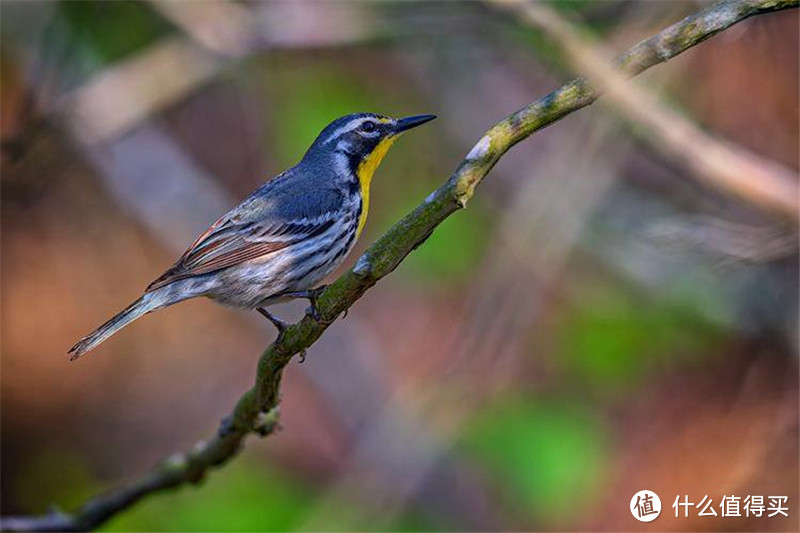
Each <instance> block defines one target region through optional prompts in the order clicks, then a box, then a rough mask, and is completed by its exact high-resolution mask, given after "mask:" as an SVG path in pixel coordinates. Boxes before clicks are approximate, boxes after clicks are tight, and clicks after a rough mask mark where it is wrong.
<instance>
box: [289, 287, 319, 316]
mask: <svg viewBox="0 0 800 533" xmlns="http://www.w3.org/2000/svg"><path fill="white" fill-rule="evenodd" d="M327 288H328V286H327V285H320V286H319V287H317V288H316V289H310V290H307V291H293V292H287V293H284V296H288V297H290V298H304V299H306V300H308V303H310V304H311V305H309V306H308V309H306V314H307V315H309V316H310V317H311V318H313V319H314V320H316V321H320V320H322V315H321V314H320V312H319V308H318V307H317V303H318V300H319V297H320V295H321V294H322V293H323V292H324V291H325V289H327Z"/></svg>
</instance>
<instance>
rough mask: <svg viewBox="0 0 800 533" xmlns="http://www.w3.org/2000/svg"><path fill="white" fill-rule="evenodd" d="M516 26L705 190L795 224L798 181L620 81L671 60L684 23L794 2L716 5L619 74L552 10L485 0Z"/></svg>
mask: <svg viewBox="0 0 800 533" xmlns="http://www.w3.org/2000/svg"><path fill="white" fill-rule="evenodd" d="M491 1H492V3H493V4H495V5H498V6H500V7H502V8H504V9H505V10H507V11H509V12H511V13H513V14H514V15H516V16H517V17H518V18H519V19H521V20H522V21H524V22H526V23H529V24H532V25H535V26H537V27H539V28H541V29H542V30H544V31H545V32H546V33H547V34H548V35H549V36H550V37H551V38H552V39H553V40H555V41H556V42H557V43H558V45H559V46H561V47H562V48H563V49H564V50H565V52H566V54H567V57H568V59H569V61H570V62H571V63H572V64H573V65H574V66H575V67H576V68H577V69H578V70H580V71H581V72H582V73H584V74H586V75H587V76H588V78H589V79H590V81H591V82H592V83H593V84H594V85H595V86H597V87H599V88H601V89H602V91H603V94H604V95H605V96H606V100H607V101H609V102H611V103H612V104H613V105H614V107H615V110H616V111H617V112H618V113H619V114H621V115H622V116H623V117H624V118H626V119H627V120H629V121H630V122H632V123H634V124H635V125H637V126H640V127H643V128H644V130H645V131H646V132H647V133H648V135H645V136H644V138H645V140H647V141H648V142H650V143H651V144H652V145H653V146H655V148H656V149H658V150H661V151H662V152H665V153H666V154H667V155H668V156H670V157H672V158H673V159H675V160H677V161H679V162H680V163H682V164H683V166H684V167H686V168H688V169H689V170H690V171H691V172H692V174H693V175H694V176H695V177H697V178H698V179H700V180H702V181H704V182H705V183H707V184H709V185H711V186H712V187H715V188H717V189H719V190H722V191H723V192H726V193H732V194H734V195H735V196H737V197H739V198H741V199H743V200H745V201H747V202H749V203H752V204H755V205H757V206H760V207H761V208H765V209H767V210H769V211H772V212H776V213H778V214H780V215H783V216H787V217H789V218H791V219H792V220H793V221H797V220H798V218H800V205H799V204H798V200H799V199H800V196H799V195H800V189H798V176H797V174H796V173H794V172H793V171H792V170H790V169H789V168H786V167H784V166H783V165H781V164H779V163H777V162H775V161H771V160H768V159H766V158H764V157H762V156H760V155H758V154H755V153H753V152H751V151H749V150H747V149H746V148H744V147H742V146H737V145H735V144H733V143H731V142H728V141H725V140H723V139H718V138H714V137H713V136H711V135H709V134H707V133H705V132H704V131H702V130H701V129H700V128H698V127H697V126H696V125H695V124H694V123H692V122H691V121H690V120H689V119H687V118H685V117H684V116H682V115H681V114H679V113H677V112H675V111H672V110H670V109H668V108H666V107H664V106H663V105H662V104H661V103H660V102H659V101H658V99H657V98H656V97H655V96H654V95H653V94H651V93H650V92H649V91H647V90H646V89H645V88H644V87H643V86H642V85H641V84H637V83H633V82H631V81H628V80H627V79H626V76H625V74H626V73H627V72H626V70H627V69H626V65H627V64H630V63H632V62H633V63H635V62H639V61H642V60H643V59H644V60H647V59H649V58H652V59H655V58H659V57H661V56H662V55H663V54H665V53H669V50H670V46H672V45H671V44H670V43H669V42H666V41H665V40H664V39H663V37H661V35H662V34H663V33H666V34H667V35H672V36H673V37H676V38H679V39H685V38H692V34H691V33H688V34H687V32H686V31H685V28H686V25H685V23H686V22H691V23H692V24H695V25H698V26H700V27H705V26H708V25H709V24H714V25H717V26H719V25H721V23H722V24H724V23H725V21H726V19H728V20H729V19H730V18H731V17H736V16H738V15H740V14H741V13H744V12H748V11H751V10H753V9H756V8H757V7H758V6H766V5H771V6H775V7H780V6H783V7H790V6H796V5H797V2H796V1H780V0H773V1H760V2H754V1H749V0H746V1H742V0H732V1H727V2H722V3H720V4H719V5H717V6H716V7H715V8H714V9H713V10H706V11H705V12H700V13H698V14H697V15H693V16H691V17H688V18H687V19H684V20H683V21H681V22H679V23H678V24H676V25H674V26H672V27H670V28H668V29H667V30H665V32H662V34H659V36H658V37H655V38H651V39H648V40H647V41H644V42H642V43H640V44H639V45H637V46H636V47H634V48H633V49H631V50H630V51H629V52H627V53H626V54H624V55H623V56H621V57H620V58H618V59H617V62H616V63H617V65H618V66H621V67H622V69H621V72H619V71H617V70H615V69H614V68H613V66H612V63H611V61H610V57H611V56H610V55H609V54H608V53H607V52H606V50H605V49H604V47H603V46H602V44H600V43H597V42H594V41H592V40H591V39H590V38H588V37H586V36H585V33H584V32H580V31H579V30H580V28H578V27H575V26H573V25H572V24H571V23H570V22H568V21H567V20H566V19H564V18H563V17H562V16H561V15H560V14H559V13H558V12H557V11H556V10H554V9H552V8H551V7H549V6H548V5H547V4H545V3H533V2H518V1H513V0H512V1H508V0H491Z"/></svg>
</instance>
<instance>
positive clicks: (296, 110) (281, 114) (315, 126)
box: [265, 62, 377, 168]
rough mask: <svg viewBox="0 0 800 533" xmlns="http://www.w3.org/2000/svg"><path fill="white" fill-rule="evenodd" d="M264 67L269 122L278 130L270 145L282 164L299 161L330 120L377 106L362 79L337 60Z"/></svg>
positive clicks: (275, 130) (270, 127) (272, 128)
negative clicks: (268, 96) (333, 62)
mask: <svg viewBox="0 0 800 533" xmlns="http://www.w3.org/2000/svg"><path fill="white" fill-rule="evenodd" d="M265 71H266V75H267V76H268V78H266V79H265V83H266V84H267V85H268V87H269V91H270V102H271V104H270V111H269V114H268V116H267V122H268V124H267V126H268V129H269V130H270V131H273V132H275V135H274V136H273V138H272V139H271V145H270V146H271V149H272V150H273V153H274V155H275V157H276V159H277V161H278V163H279V166H280V167H281V168H285V167H288V166H291V165H293V164H295V163H297V161H298V160H299V159H300V157H302V155H303V154H304V153H305V151H306V150H307V149H308V147H309V146H310V145H311V142H312V141H313V140H314V139H315V138H316V137H317V135H318V134H319V132H320V131H321V130H322V128H323V127H324V126H325V125H327V124H328V123H329V122H330V121H331V120H333V119H335V118H337V117H340V116H343V115H347V114H349V113H357V112H361V111H369V110H376V109H377V107H376V105H375V95H374V94H373V93H372V91H370V89H369V87H368V86H366V85H365V84H363V83H360V81H363V80H359V79H358V78H356V77H354V76H352V75H349V74H348V73H347V72H346V71H345V70H343V69H338V68H336V67H335V64H334V65H330V66H328V65H326V64H324V63H316V62H314V63H307V64H300V65H294V66H287V65H283V64H281V65H277V66H272V67H269V66H267V67H266V68H265Z"/></svg>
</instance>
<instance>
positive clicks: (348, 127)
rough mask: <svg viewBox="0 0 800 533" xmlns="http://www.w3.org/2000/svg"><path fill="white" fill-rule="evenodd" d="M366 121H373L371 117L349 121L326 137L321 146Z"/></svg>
mask: <svg viewBox="0 0 800 533" xmlns="http://www.w3.org/2000/svg"><path fill="white" fill-rule="evenodd" d="M367 120H374V119H373V118H372V117H369V116H367V117H361V118H354V119H353V120H351V121H350V122H348V123H347V124H345V125H344V126H342V127H340V128H338V129H337V130H336V131H334V132H333V133H331V134H330V135H328V137H327V138H326V139H325V141H324V142H323V143H322V144H327V143H329V142H331V141H332V140H333V139H335V138H337V137H338V136H339V135H341V134H342V133H344V132H346V131H350V130H353V129H355V127H356V126H360V125H361V124H362V123H363V122H366V121H367Z"/></svg>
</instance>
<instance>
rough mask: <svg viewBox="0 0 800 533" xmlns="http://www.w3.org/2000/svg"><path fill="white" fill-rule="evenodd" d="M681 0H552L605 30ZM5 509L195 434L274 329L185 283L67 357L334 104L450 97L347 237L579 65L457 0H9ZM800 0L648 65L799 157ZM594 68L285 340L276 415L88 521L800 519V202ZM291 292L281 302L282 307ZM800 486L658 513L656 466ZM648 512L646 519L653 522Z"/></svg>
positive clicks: (566, 526) (736, 126) (727, 121)
mask: <svg viewBox="0 0 800 533" xmlns="http://www.w3.org/2000/svg"><path fill="white" fill-rule="evenodd" d="M703 5H705V4H703V3H701V2H680V1H669V2H667V1H664V2H635V1H624V0H623V1H613V2H570V3H555V4H553V7H555V8H557V9H558V10H559V11H561V12H562V14H564V15H565V16H567V17H569V18H571V19H572V20H578V21H580V23H581V25H582V27H583V28H584V29H586V30H588V31H589V32H590V33H591V34H593V35H594V36H595V37H596V38H598V39H602V40H603V41H604V42H605V43H606V44H607V45H608V46H609V48H610V49H612V50H613V51H616V52H619V51H622V50H624V49H626V48H627V47H629V46H631V45H633V44H634V43H635V42H637V41H639V40H640V39H643V38H646V37H649V36H650V35H652V34H654V33H655V32H657V31H659V30H660V29H662V28H664V27H665V26H667V25H669V24H671V23H673V22H675V21H677V20H680V18H682V17H684V16H686V15H687V14H689V13H691V12H693V11H695V10H697V9H699V8H701V7H702V6H703ZM0 28H1V29H2V52H1V53H2V63H1V65H2V70H1V73H2V84H1V86H0V89H2V108H1V112H2V121H1V124H2V252H3V253H2V278H1V283H0V290H1V294H2V297H1V298H2V299H1V301H2V345H1V348H2V408H3V409H2V451H3V454H2V497H1V499H0V504H1V505H2V514H3V515H8V514H22V513H42V512H44V511H45V510H46V509H47V508H48V506H49V505H50V504H55V505H57V506H59V507H60V508H62V509H66V510H69V509H71V508H74V507H75V506H77V505H79V504H80V503H82V502H83V501H84V500H85V499H86V498H88V497H90V496H92V495H95V494H96V493H98V492H100V491H102V490H104V489H108V488H111V487H114V486H116V485H118V484H120V483H123V482H125V481H129V480H132V479H135V478H136V477H137V476H139V475H141V474H142V473H143V472H144V471H145V470H146V469H148V468H149V467H151V466H152V465H154V464H155V463H156V462H158V461H160V460H161V459H163V458H165V457H167V456H168V455H170V454H171V453H174V452H176V451H182V450H187V449H189V448H190V447H191V446H192V445H193V444H194V443H195V442H197V441H198V440H199V439H202V438H206V437H207V436H209V435H211V434H213V432H214V431H215V430H216V429H217V427H218V424H219V421H220V419H221V418H222V417H223V416H224V415H226V414H227V413H228V412H229V411H230V409H231V408H232V406H233V404H234V402H235V401H236V399H237V398H238V397H239V395H240V394H241V393H242V392H243V391H244V390H246V388H248V387H250V386H251V384H252V382H253V379H254V371H255V365H256V361H257V358H258V356H259V355H260V353H261V351H262V350H263V349H264V348H265V346H266V345H267V344H268V343H269V342H270V341H271V340H272V339H273V337H274V329H273V327H272V326H271V325H270V324H268V323H266V322H265V321H264V320H263V318H261V317H260V316H258V315H257V314H256V313H246V312H241V311H235V310H231V309H227V308H224V307H221V306H218V305H215V304H213V303H211V302H209V301H205V300H203V301H189V302H186V303H182V304H181V305H178V306H174V307H171V308H169V309H167V310H163V311H160V312H159V313H157V314H154V315H149V316H147V317H145V318H144V319H142V320H140V321H139V322H136V323H135V324H134V325H132V326H131V327H129V328H126V329H125V330H124V331H122V332H121V333H120V334H119V335H117V336H115V337H114V338H112V339H111V340H109V341H108V342H107V343H105V344H103V345H102V346H101V347H100V348H99V349H98V350H96V351H95V352H93V353H92V354H90V355H89V356H87V357H85V358H83V359H81V360H80V361H78V362H76V363H74V364H69V363H68V362H67V357H66V351H67V349H68V348H69V347H70V346H71V345H72V344H73V343H74V342H75V341H76V340H77V339H79V338H80V337H82V336H83V335H85V334H86V333H88V332H89V331H91V330H92V329H94V328H95V327H96V326H98V325H99V324H100V323H102V322H104V321H105V320H106V319H107V318H109V317H110V316H111V315H113V314H114V313H116V312H117V311H119V310H120V309H121V308H122V307H124V306H125V305H127V304H128V303H130V301H132V300H133V299H135V298H136V297H137V296H138V295H139V293H140V292H141V291H142V290H143V289H144V287H145V286H146V285H147V284H148V283H149V282H150V281H152V280H153V279H154V278H155V277H157V276H158V275H159V274H160V273H161V272H162V271H163V270H164V269H165V268H166V267H168V266H169V265H170V264H171V263H172V262H173V261H174V260H175V259H176V258H177V257H178V256H179V255H180V253H181V252H182V251H183V250H184V249H185V247H186V246H188V244H189V243H191V242H192V241H193V240H194V238H195V237H196V235H197V234H199V233H200V232H201V231H202V230H204V229H205V228H206V227H207V226H208V225H209V224H210V223H211V222H213V221H214V220H215V219H216V218H217V216H219V215H220V214H221V213H223V212H225V211H226V210H228V209H229V208H230V207H232V206H233V205H235V204H236V203H237V202H238V201H239V200H240V199H242V198H243V197H244V196H246V195H247V194H249V192H250V191H251V190H253V189H254V188H256V187H257V186H258V185H259V184H261V183H262V182H263V181H264V180H265V179H266V178H268V177H270V176H273V175H275V174H277V173H279V172H280V171H282V170H284V169H286V168H287V167H289V166H291V165H293V164H294V163H295V162H296V161H297V160H298V159H299V158H300V157H301V156H302V154H303V152H304V150H305V149H306V148H307V146H308V145H309V144H310V143H311V141H312V140H313V139H314V137H315V136H316V134H317V133H318V132H319V131H320V130H321V129H322V128H323V127H324V126H325V125H326V124H327V123H328V122H329V121H330V120H332V119H334V118H336V117H338V116H340V115H343V114H346V113H351V112H358V111H375V112H380V113H385V114H390V115H394V116H404V115H410V114H416V113H435V114H437V115H439V119H438V120H437V121H435V122H433V123H431V124H430V125H427V126H426V127H424V128H420V129H419V130H415V131H414V132H413V133H412V134H410V135H407V136H405V137H403V139H402V140H401V141H400V142H398V143H397V144H396V145H395V148H394V149H393V150H392V151H391V152H390V154H389V155H388V156H387V158H386V160H385V161H384V163H383V165H382V167H381V168H380V170H379V171H378V173H377V175H376V178H375V180H374V182H373V199H372V202H371V206H372V213H371V219H370V221H369V222H368V224H367V227H366V230H365V233H364V235H363V236H362V238H361V241H360V243H359V245H358V248H357V250H356V253H354V254H353V255H352V256H351V258H350V260H349V262H348V263H347V266H349V265H351V264H352V263H353V262H354V260H355V259H356V257H357V255H358V253H360V252H361V251H363V250H364V249H365V248H366V246H367V245H368V244H369V243H370V242H372V241H373V240H374V239H375V238H377V237H378V236H379V235H381V234H382V232H384V231H385V230H386V229H387V228H388V227H389V226H390V225H391V224H392V223H393V222H395V221H396V220H398V219H399V217H401V216H402V215H403V214H405V213H406V212H407V211H409V210H410V209H411V208H412V207H413V206H415V205H416V204H417V203H419V202H421V201H422V200H423V199H424V198H425V197H426V196H427V195H428V194H429V193H430V191H432V190H433V189H434V188H435V187H437V186H438V185H439V184H441V183H442V182H443V181H444V180H445V179H446V178H447V176H449V174H450V173H451V172H452V170H453V169H454V168H455V167H456V165H457V164H458V162H459V161H460V160H461V159H462V158H463V157H464V155H465V154H466V153H467V152H468V151H469V149H470V147H471V146H472V145H473V144H474V143H475V142H476V141H477V140H478V139H479V138H480V137H481V135H482V134H483V132H484V131H485V130H486V129H487V128H488V127H489V126H490V125H491V124H492V123H493V122H495V121H496V120H499V119H501V118H502V117H504V116H506V115H507V114H509V113H511V112H512V111H514V110H516V109H518V108H519V107H521V106H523V105H525V104H527V103H529V102H532V101H534V100H535V99H537V98H539V97H541V96H543V95H545V94H546V93H548V92H549V91H551V90H553V89H555V88H557V87H558V86H559V85H561V84H562V83H564V82H566V81H568V80H569V79H571V78H572V77H574V72H573V71H572V70H571V67H570V64H569V62H567V61H566V60H565V57H564V56H563V55H562V54H561V53H560V51H559V48H558V46H556V45H555V44H554V43H553V42H552V41H550V40H549V39H548V38H547V37H546V36H545V35H544V34H543V33H542V32H541V31H540V30H537V29H535V28H531V27H529V26H526V25H525V24H523V23H521V22H520V21H518V20H515V19H514V18H513V17H510V16H508V15H507V14H502V13H500V12H498V11H496V10H494V9H493V8H492V7H490V6H486V5H484V4H481V3H478V2H469V3H456V2H442V3H417V2H412V3H406V2H403V3H368V2H321V3H310V2H265V3H255V2H235V3H234V2H230V3H225V2H220V3H216V2H163V3H162V2H128V1H121V2H88V1H80V2H61V3H56V2H14V1H4V2H3V3H2V26H0ZM799 37H800V36H799V35H798V23H797V12H796V11H788V12H783V13H776V14H770V15H764V16H759V17H755V18H753V19H750V20H748V21H745V22H744V23H741V24H739V25H736V26H734V27H733V28H731V29H730V30H728V31H725V32H724V33H722V34H720V35H719V36H717V37H714V38H713V39H711V40H709V41H707V42H705V43H703V44H701V45H699V46H697V47H695V48H693V49H691V50H689V51H688V52H686V53H685V54H683V55H681V56H679V57H678V58H676V59H675V60H672V61H670V62H668V63H667V64H666V65H662V66H659V67H657V68H654V69H652V71H648V72H647V73H646V74H645V75H643V76H642V77H641V78H640V79H641V81H642V82H643V83H644V84H645V85H646V88H647V89H648V90H650V91H652V92H653V93H655V94H657V95H658V97H659V99H660V101H661V102H662V103H663V104H664V105H665V106H669V108H670V109H672V110H673V112H674V113H680V114H682V115H683V116H684V117H686V118H689V119H691V120H692V121H693V122H695V123H696V124H698V125H699V126H700V127H702V128H704V129H706V130H707V131H709V132H713V134H714V135H718V136H720V137H721V138H724V139H727V140H728V141H731V142H733V143H736V145H737V146H740V147H742V148H743V149H744V148H746V149H748V150H751V151H752V152H755V153H757V154H760V155H761V156H764V157H766V158H768V159H770V160H772V161H775V162H778V163H780V164H782V165H784V166H785V167H788V168H789V169H791V170H792V172H793V173H795V174H796V172H797V169H798V141H799V139H798V90H799V89H800V87H798V62H799V61H800V58H799V57H798V44H797V43H798V38H799ZM657 145H658V140H657V139H655V140H654V139H652V138H649V137H648V133H647V131H643V130H642V129H641V128H639V127H638V126H637V124H632V123H630V122H626V121H624V120H623V119H621V118H620V117H619V116H618V115H617V113H616V112H615V110H614V109H613V108H612V107H608V106H605V105H601V104H600V103H598V104H595V105H594V106H591V107H590V108H587V109H584V110H581V111H579V112H577V113H574V114H572V115H570V116H568V117H567V118H565V119H564V120H562V121H560V122H558V123H557V124H555V125H553V126H551V127H549V128H547V129H546V130H543V131H541V132H539V133H537V134H535V135H534V136H532V137H531V138H529V139H528V140H526V141H524V142H523V143H521V144H520V145H518V146H517V147H515V148H514V149H513V150H512V151H511V152H510V153H508V154H507V156H506V157H504V158H503V159H502V160H501V161H500V163H499V164H498V165H497V167H496V168H495V169H494V170H492V172H491V174H490V175H489V177H488V178H487V179H486V181H485V183H484V184H483V185H482V186H481V187H480V188H479V190H478V192H477V194H476V196H475V198H474V199H473V200H472V202H471V203H470V204H469V208H468V209H467V210H466V211H463V212H459V213H456V214H455V215H454V216H452V217H451V218H450V219H448V220H447V221H446V222H445V223H444V224H443V225H442V226H441V227H440V228H439V229H437V231H436V232H435V233H434V234H433V235H432V237H431V238H430V239H429V240H428V241H427V242H426V243H425V244H424V245H423V246H422V247H420V248H419V249H418V250H416V251H415V252H414V253H413V254H411V255H410V256H409V257H408V258H407V260H406V261H405V262H403V263H402V264H401V265H400V267H399V268H398V269H397V271H396V272H394V273H393V274H392V275H390V276H389V277H388V278H386V279H385V280H383V281H381V282H380V283H379V284H378V285H377V286H376V287H375V288H374V289H372V290H370V291H369V292H368V293H367V294H366V295H365V296H364V298H363V299H361V300H360V301H359V302H358V303H357V304H356V305H355V306H354V307H353V308H352V309H351V310H350V313H349V315H348V316H347V318H346V319H344V320H340V321H338V322H336V323H335V324H334V325H333V326H332V327H331V328H330V329H329V330H328V332H327V333H326V334H325V335H324V336H323V338H322V339H321V340H320V341H319V342H318V343H317V344H315V345H314V346H313V347H312V349H311V350H310V352H309V355H308V360H307V361H306V362H305V363H304V364H302V365H298V364H296V363H294V362H293V363H292V364H290V366H289V367H288V368H287V370H286V372H285V376H284V383H283V402H282V405H281V409H282V424H283V429H282V430H281V431H280V432H279V433H277V434H276V435H274V436H272V437H270V438H268V439H265V440H263V441H262V440H259V439H257V438H254V437H253V438H250V439H248V440H247V446H246V449H245V450H244V451H243V453H242V454H241V455H240V456H238V457H237V458H236V459H235V460H234V461H232V462H231V463H229V464H228V465H226V466H225V467H224V468H222V469H220V470H216V471H213V472H212V473H211V474H210V475H209V476H208V478H207V479H206V481H205V482H204V483H203V484H201V485H200V486H197V487H195V486H188V487H184V488H182V489H180V490H178V491H175V492H171V493H166V494H160V495H156V496H153V497H150V498H147V499H146V500H144V501H142V502H141V503H140V504H138V505H136V506H135V507H134V508H132V509H131V510H129V511H128V512H125V513H122V514H120V515H118V516H117V517H115V518H114V519H112V520H111V521H110V522H108V523H107V524H106V525H104V526H103V528H102V529H104V530H107V531H141V530H147V531H189V530H208V531H263V530H298V531H304V530H379V529H388V530H408V531H416V530H422V531H453V530H640V529H642V525H641V524H640V523H639V522H636V521H635V520H634V519H633V517H632V516H631V514H630V512H629V510H628V505H629V501H630V498H631V496H632V495H633V494H634V493H635V492H637V491H639V490H642V489H649V490H653V491H655V492H656V493H658V494H659V495H660V497H661V500H662V504H663V506H664V510H663V511H662V515H661V517H659V519H658V520H657V522H655V524H652V525H651V526H650V528H651V529H653V530H655V529H659V530H685V531H699V530H741V531H773V530H774V531H792V530H796V529H797V527H798V516H800V507H798V505H800V500H799V499H798V498H799V497H800V493H799V491H798V484H797V483H798V475H799V472H798V452H799V450H798V359H797V348H798V346H797V312H798V310H797V295H798V282H797V280H798V252H797V246H796V242H797V237H796V228H795V227H793V225H792V224H791V223H787V222H786V221H785V220H784V219H782V218H780V217H777V216H774V214H772V213H769V212H765V211H762V210H760V209H758V208H756V207H755V206H753V205H751V203H750V202H748V199H747V198H741V199H736V200H734V199H732V198H731V197H729V196H726V195H723V194H720V193H719V192H718V191H716V190H714V189H711V188H709V187H707V186H704V185H701V182H699V181H697V180H696V179H695V177H694V176H692V174H691V171H690V170H687V169H686V168H684V167H683V166H681V165H679V164H676V162H675V161H673V160H671V159H670V158H669V157H666V156H664V155H663V154H662V153H661V152H660V151H659V150H658V149H657ZM304 307H305V302H296V303H291V304H286V305H283V306H281V307H279V308H276V310H277V311H278V313H279V314H281V315H283V316H284V317H287V318H292V319H297V318H299V317H300V316H301V315H302V313H303V309H304ZM730 494H735V495H739V496H742V497H744V496H746V495H751V494H752V495H764V496H772V495H782V496H788V497H789V508H790V511H789V518H781V517H773V518H753V517H750V518H747V517H744V516H743V517H740V518H723V517H721V516H717V517H703V518H698V517H697V516H696V513H693V516H691V517H689V518H683V517H681V518H675V517H674V511H673V509H672V508H671V505H672V502H673V501H674V500H675V497H676V496H678V495H680V496H683V495H688V497H689V499H690V501H695V502H699V501H700V500H701V499H702V498H703V496H705V495H707V496H709V497H711V498H712V499H713V501H714V506H715V507H716V510H717V513H718V515H719V514H720V509H719V503H720V501H721V498H722V496H723V495H730ZM653 526H655V527H653Z"/></svg>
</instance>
